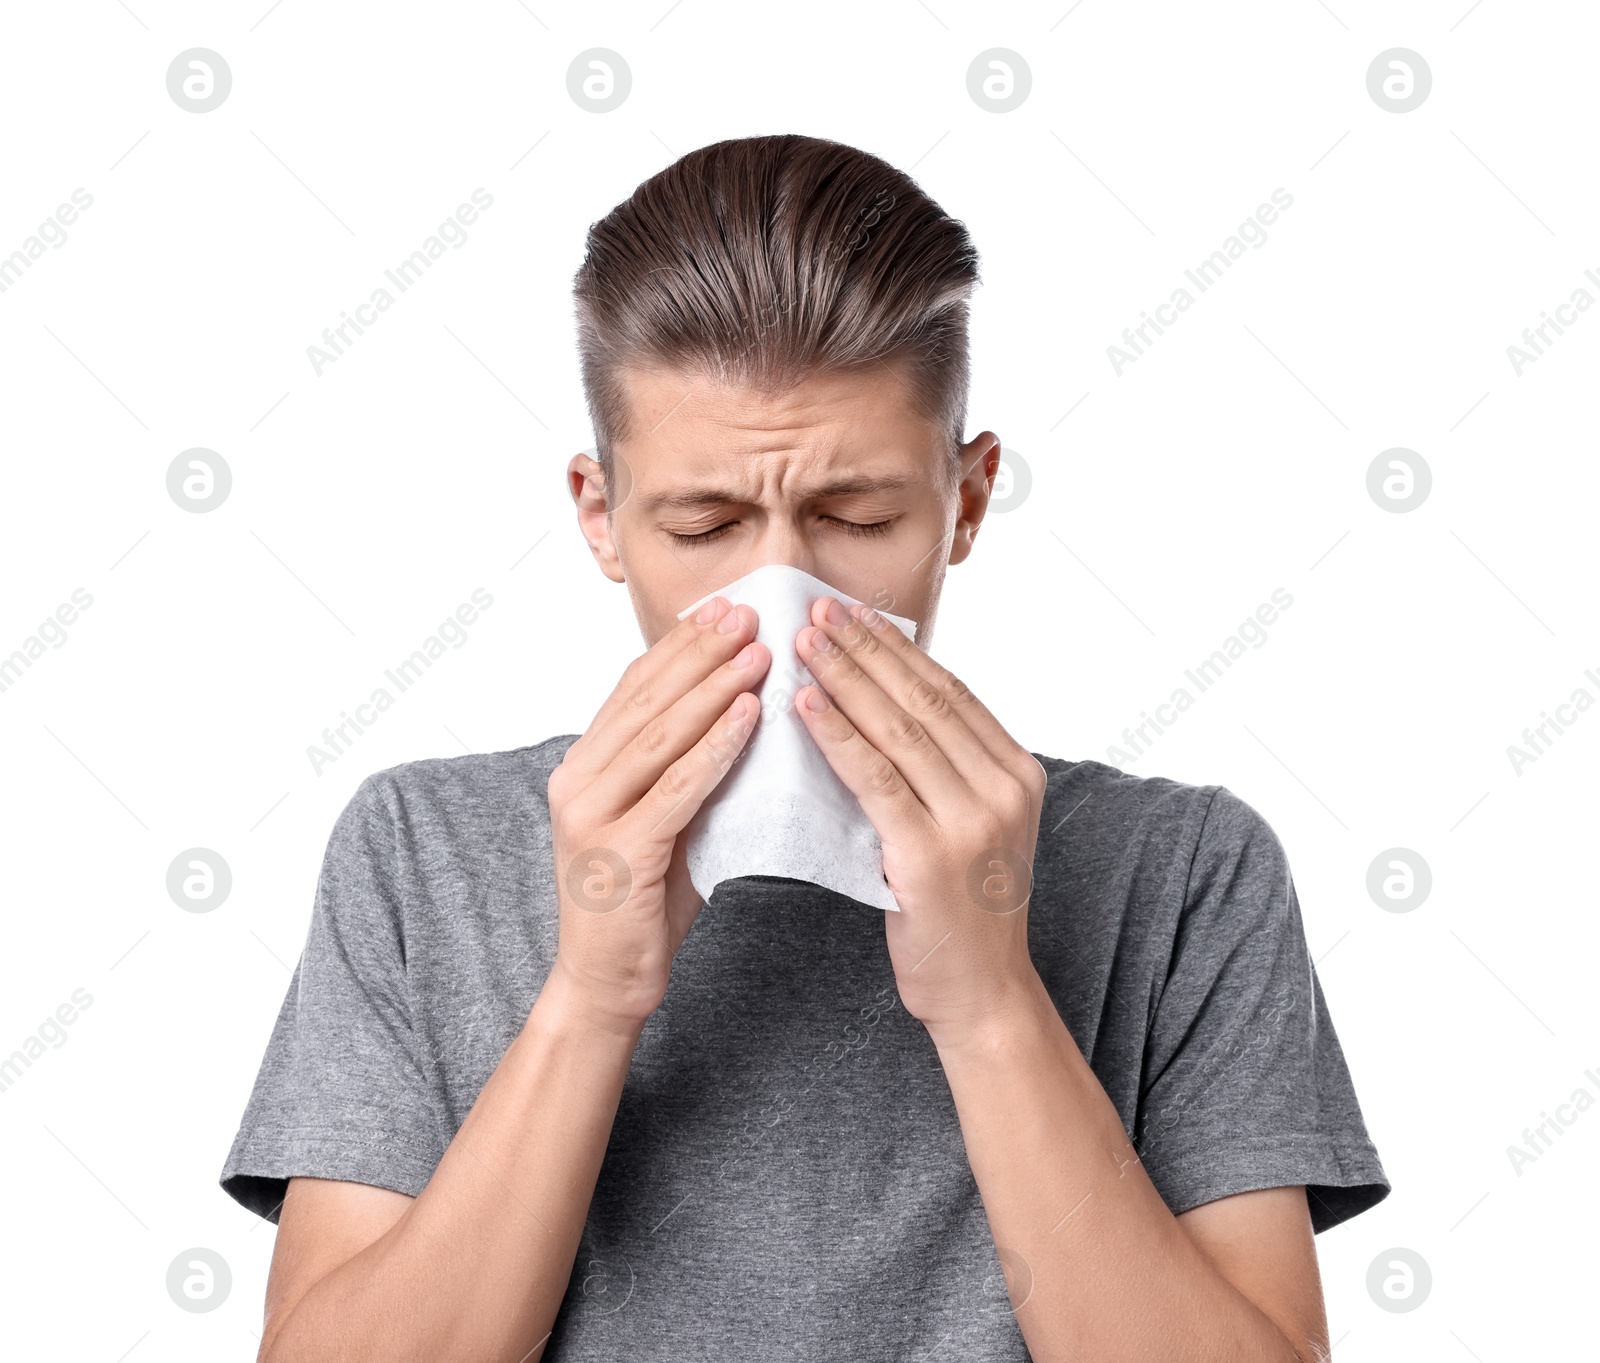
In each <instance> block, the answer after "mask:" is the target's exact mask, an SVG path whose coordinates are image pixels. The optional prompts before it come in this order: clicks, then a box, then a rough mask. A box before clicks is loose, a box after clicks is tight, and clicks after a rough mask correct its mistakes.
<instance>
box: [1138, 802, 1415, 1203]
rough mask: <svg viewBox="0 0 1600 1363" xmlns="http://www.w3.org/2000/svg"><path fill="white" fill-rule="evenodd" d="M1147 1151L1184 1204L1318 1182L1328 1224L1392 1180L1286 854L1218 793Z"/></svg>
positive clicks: (1153, 1044) (1161, 1180) (1181, 943)
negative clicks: (1321, 977) (1331, 1009)
mask: <svg viewBox="0 0 1600 1363" xmlns="http://www.w3.org/2000/svg"><path fill="white" fill-rule="evenodd" d="M1135 1148H1136V1149H1137V1151H1138V1153H1139V1156H1140V1160H1141V1162H1142V1163H1143V1165H1144V1168H1145V1171H1146V1172H1147V1173H1148V1174H1149V1176H1150V1179H1151V1181H1152V1182H1153V1183H1154V1184H1155V1186H1156V1189H1157V1190H1158V1191H1159V1192H1160V1193H1161V1195H1162V1198H1163V1200H1164V1201H1165V1202H1166V1203H1167V1205H1168V1206H1169V1207H1170V1208H1171V1209H1172V1211H1173V1212H1174V1213H1175V1214H1176V1213H1180V1212H1184V1211H1188V1210H1189V1209H1190V1208H1192V1207H1197V1206H1199V1205H1200V1204H1201V1203H1204V1202H1211V1201H1214V1200H1216V1199H1217V1198H1221V1197H1228V1196H1231V1195H1232V1194H1235V1193H1242V1192H1250V1191H1254V1190H1256V1189H1260V1188H1274V1187H1287V1186H1291V1185H1295V1184H1304V1185H1305V1188H1306V1195H1307V1201H1308V1204H1309V1207H1310V1211H1311V1223H1312V1228H1313V1230H1314V1231H1317V1232H1320V1231H1324V1230H1327V1229H1328V1228H1330V1227H1332V1226H1335V1225H1338V1224H1339V1223H1340V1222H1341V1221H1345V1220H1348V1219H1349V1218H1350V1217H1352V1216H1355V1215H1357V1214H1358V1213H1360V1212H1363V1211H1366V1210H1367V1209H1368V1208H1369V1207H1372V1206H1374V1205H1375V1204H1377V1203H1378V1202H1380V1201H1381V1200H1382V1199H1383V1198H1384V1197H1386V1196H1387V1195H1388V1192H1389V1182H1388V1179H1387V1178H1386V1177H1385V1175H1384V1171H1383V1166H1382V1164H1381V1163H1380V1162H1379V1159H1378V1153H1377V1150H1376V1149H1375V1148H1374V1146H1373V1144H1372V1141H1371V1140H1370V1138H1369V1137H1368V1135H1367V1129H1366V1124H1365V1122H1364V1120H1363V1118H1362V1114H1361V1108H1360V1105H1359V1103H1358V1102H1357V1100H1356V1094H1355V1088H1354V1086H1353V1084H1352V1082H1351V1077H1350V1071H1349V1068H1348V1066H1347V1065H1346V1063H1345V1058H1344V1053H1343V1051H1342V1050H1341V1049H1340V1046H1339V1040H1338V1037H1337V1036H1336V1035H1335V1033H1334V1029H1333V1022H1332V1019H1331V1018H1330V1017H1329V1015H1328V1008H1327V1004H1326V1002H1325V1001H1324V999H1323V996H1322V987H1321V985H1320V983H1319V982H1318V980H1317V976H1316V970H1315V968H1314V967H1313V965H1312V963H1311V959H1310V954H1309V952H1308V951H1307V949H1306V941H1305V930H1304V927H1303V925H1302V923H1301V920H1300V905H1299V901H1298V899H1297V898H1296V895H1295V887H1294V881H1293V879H1292V877H1291V876H1290V873H1289V865H1288V859H1287V858H1286V856H1285V855H1284V851H1283V847H1282V845H1281V844H1280V843H1279V841H1278V838H1277V836H1276V835H1275V834H1274V833H1273V831H1272V829H1271V827H1270V826H1269V825H1268V823H1267V822H1266V820H1265V819H1264V818H1262V816H1261V815H1260V814H1258V813H1257V812H1256V811H1255V810H1254V809H1253V808H1251V807H1250V806H1249V805H1248V804H1246V803H1245V802H1244V801H1243V800H1241V799H1239V797H1238V796H1236V795H1234V794H1233V793H1232V792H1231V791H1229V790H1227V789H1226V788H1224V787H1220V786H1218V787H1214V788H1213V794H1212V796H1211V800H1210V803H1209V805H1208V807H1207V810H1206V813H1205V816H1204V819H1203V821H1202V823H1201V828H1200V834H1199V837H1198V841H1197V844H1196V846H1195V850H1194V858H1193V862H1192V865H1191V868H1190V871H1189V875H1188V883H1187V887H1186V890H1185V893H1184V902H1183V906H1182V909H1181V911H1180V915H1179V920H1178V927H1177V933H1176V938H1175V942H1174V947H1173V953H1172V957H1171V961H1170V965H1169V969H1168V972H1167V977H1166V979H1165V982H1164V983H1163V985H1162V987H1161V989H1160V992H1159V995H1158V998H1157V1001H1156V1004H1155V1007H1154V1016H1153V1020H1152V1023H1151V1027H1150V1031H1149V1034H1148V1040H1147V1044H1146V1050H1145V1056H1144V1074H1143V1077H1142V1082H1141V1085H1140V1102H1139V1112H1138V1118H1137V1129H1136V1132H1135Z"/></svg>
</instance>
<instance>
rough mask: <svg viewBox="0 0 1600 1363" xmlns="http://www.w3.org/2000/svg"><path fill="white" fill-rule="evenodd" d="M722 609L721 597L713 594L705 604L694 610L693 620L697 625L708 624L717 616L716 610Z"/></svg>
mask: <svg viewBox="0 0 1600 1363" xmlns="http://www.w3.org/2000/svg"><path fill="white" fill-rule="evenodd" d="M721 609H722V598H721V597H720V596H713V597H712V598H711V600H709V601H707V602H706V604H705V605H703V606H701V607H700V609H699V610H698V611H696V612H695V617H694V622H695V624H697V625H709V624H710V623H711V622H712V621H713V620H715V619H716V618H717V612H718V611H719V610H721Z"/></svg>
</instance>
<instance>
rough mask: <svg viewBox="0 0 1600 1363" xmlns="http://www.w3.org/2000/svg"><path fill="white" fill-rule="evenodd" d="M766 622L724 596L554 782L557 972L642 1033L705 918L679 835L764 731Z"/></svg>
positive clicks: (676, 632) (689, 623) (694, 619)
mask: <svg viewBox="0 0 1600 1363" xmlns="http://www.w3.org/2000/svg"><path fill="white" fill-rule="evenodd" d="M755 632H756V613H755V611H754V610H753V609H752V608H751V607H749V606H745V605H741V606H738V607H730V606H729V603H728V602H727V601H726V600H725V599H724V598H722V597H720V596H718V597H713V598H712V600H710V601H708V602H707V603H706V604H705V606H703V607H702V608H701V609H700V610H699V611H697V612H696V613H695V614H694V615H691V616H689V617H687V618H686V619H684V620H681V621H679V622H678V624H677V625H676V626H675V627H674V628H673V629H672V630H671V631H670V632H669V633H667V634H665V635H663V636H662V637H661V638H660V639H658V640H657V641H656V643H655V644H654V645H653V646H652V647H651V648H650V649H649V650H648V651H647V652H646V653H644V654H642V655H641V656H640V657H638V658H635V659H634V660H633V662H632V663H630V664H629V665H628V668H627V670H626V671H625V672H624V673H623V674H622V680H621V681H620V682H618V684H617V687H616V689H615V690H614V691H612V693H611V695H610V696H609V697H607V699H606V702H605V704H604V705H602V706H601V707H600V710H599V713H598V714H596V715H595V717H594V720H593V722H592V723H591V724H590V725H589V728H588V729H587V731H586V732H585V733H584V734H583V736H582V737H581V738H579V739H578V740H577V742H575V743H574V744H573V745H572V746H571V747H570V748H569V749H568V750H567V753H566V756H565V758H564V759H563V760H562V762H561V765H560V766H558V767H557V768H556V769H555V770H554V771H553V772H552V773H551V774H550V788H549V800H550V822H551V828H552V839H553V847H554V853H555V883H556V897H557V902H558V905H559V915H560V917H559V939H558V944H557V948H556V959H555V963H554V965H553V967H552V969H551V975H552V976H559V977H560V978H561V981H562V983H563V984H564V985H566V986H567V987H568V988H570V989H571V990H572V991H573V994H574V996H575V997H576V998H577V999H578V1000H581V1002H582V1005H583V1007H584V1009H585V1011H586V1012H591V1011H592V1013H593V1015H594V1016H595V1017H597V1018H599V1019H602V1020H604V1021H606V1022H608V1023H614V1024H615V1025H617V1026H618V1027H620V1028H624V1029H630V1030H631V1029H636V1028H638V1027H640V1026H642V1025H643V1024H644V1021H645V1019H646V1018H648V1017H649V1016H650V1014H651V1013H652V1012H654V1011H655V1009H656V1007H657V1006H658V1005H659V1004H660V1002H661V1000H662V999H663V998H664V997H665V996H666V992H667V980H668V977H669V975H670V974H671V971H672V960H673V957H674V955H675V954H676V953H677V950H678V947H679V946H680V945H682V943H683V940H684V938H685V937H687V936H688V934H689V929H690V927H691V926H693V924H694V920H695V918H696V917H697V916H698V914H699V912H700V908H701V903H702V901H701V899H700V896H699V895H698V894H697V893H695V890H694V887H693V886H692V885H691V884H690V883H689V872H688V864H687V860H686V857H685V848H684V846H683V845H681V844H679V842H678V840H677V836H678V834H679V833H680V832H681V831H682V830H683V828H684V826H685V825H686V824H687V823H688V822H689V820H690V819H691V818H693V817H694V815H695V812H696V811H697V810H698V809H699V808H700V806H701V804H702V803H703V802H704V801H705V799H706V797H707V796H708V795H710V794H711V792H712V791H713V790H714V789H715V788H716V786H717V784H718V782H720V781H721V780H722V777H723V776H724V774H725V773H726V772H727V770H728V767H729V766H730V765H731V764H732V762H733V759H734V758H735V757H736V756H738V754H739V752H740V751H741V750H742V749H743V747H744V745H745V743H746V742H747V741H748V739H749V737H750V734H751V732H752V731H753V730H754V728H755V724H756V721H757V719H758V718H759V716H760V713H761V705H760V702H759V701H758V700H757V698H756V697H755V695H754V694H751V692H752V689H753V688H754V687H755V685H756V684H757V683H758V682H759V681H760V679H761V677H762V676H763V675H764V674H765V672H766V670H767V667H768V666H769V665H770V663H771V661H772V658H771V653H770V652H769V650H768V649H767V648H766V647H765V645H763V644H759V643H756V642H755Z"/></svg>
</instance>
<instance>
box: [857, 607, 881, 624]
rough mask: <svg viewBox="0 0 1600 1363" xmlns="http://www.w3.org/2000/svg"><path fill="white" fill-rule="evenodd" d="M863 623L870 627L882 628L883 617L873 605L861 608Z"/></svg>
mask: <svg viewBox="0 0 1600 1363" xmlns="http://www.w3.org/2000/svg"><path fill="white" fill-rule="evenodd" d="M861 623H862V624H863V625H865V626H866V627H867V628H868V629H882V628H883V617H882V616H881V615H879V614H878V612H877V611H875V610H873V609H872V607H871V606H863V607H862V608H861Z"/></svg>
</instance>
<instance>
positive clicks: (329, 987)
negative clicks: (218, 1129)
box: [220, 776, 448, 1222]
mask: <svg viewBox="0 0 1600 1363" xmlns="http://www.w3.org/2000/svg"><path fill="white" fill-rule="evenodd" d="M403 885H404V876H403V867H402V866H401V864H400V862H399V858H398V854H397V839H396V821H395V818H394V816H393V814H392V813H391V808H390V805H389V804H388V803H387V801H386V798H385V788H384V786H383V785H382V784H381V783H380V782H379V779H378V778H377V777H376V776H369V777H367V778H366V779H365V780H364V781H363V782H362V783H361V785H360V787H359V788H358V789H357V790H356V792H355V794H354V795H353V796H352V797H351V799H350V802H349V803H348V804H347V805H346V806H345V808H344V810H343V811H342V812H341V813H340V815H339V817H338V819H337V820H336V821H335V823H334V827H333V833H332V835H331V836H330V838H329V840H328V846H327V851H326V853H325V854H324V857H323V861H322V869H321V872H320V874H319V876H318V879H317V889H316V897H315V901H314V903H313V906H312V914H311V926H310V929H309V931H308V932H307V935H306V942H305V948H304V950H303V951H302V952H301V954H300V960H299V962H298V963H297V965H296V966H295V969H294V973H293V975H292V977H291V978H290V981H289V989H288V993H287V994H286V995H285V997H284V1000H283V1005H282V1007H281V1008H280V1010H279V1012H278V1018H277V1022H276V1023H275V1025H274V1026H273V1029H272V1035H271V1038H270V1039H269V1041H268V1043H267V1049H266V1053H265V1055H264V1056H263V1057H262V1060H261V1067H260V1069H259V1071H258V1072H257V1074H256V1080H255V1086H254V1088H253V1090H252V1091H251V1094H250V1098H249V1101H248V1103H247V1105H246V1107H245V1111H244V1117H243V1119H242V1121H241V1123H240V1126H239V1131H238V1134H237V1135H236V1136H235V1138H234V1142H233V1148H232V1149H231V1150H230V1151H229V1153H228V1157H227V1161H226V1163H225V1164H224V1165H223V1169H222V1174H221V1177H220V1182H221V1184H222V1187H223V1190H224V1191H225V1192H227V1193H228V1194H229V1196H231V1197H233V1198H234V1199H235V1200H237V1201H238V1202H239V1203H240V1204H241V1205H243V1206H244V1207H247V1208H248V1209H249V1210H251V1211H253V1212H256V1213H257V1214H258V1215H260V1216H264V1217H265V1218H266V1219H267V1220H269V1221H272V1222H276V1221H277V1219H278V1209H279V1208H280V1207H281V1206H282V1204H283V1197H284V1193H285V1192H286V1191H287V1189H288V1183H289V1179H291V1178H294V1177H308V1178H326V1179H341V1180H346V1181H350V1182H355V1183H367V1184H373V1185H375V1186H377V1187H380V1188H390V1189H393V1190H394V1191H396V1192H402V1193H407V1194H410V1195H412V1196H415V1195H416V1194H417V1193H419V1192H420V1191H421V1190H422V1188H423V1187H424V1186H425V1185H426V1184H427V1182H428V1180H429V1178H431V1177H432V1175H433V1170H434V1169H435V1167H436V1166H437V1165H438V1163H439V1160H440V1159H441V1158H443V1155H444V1151H445V1147H446V1146H447V1145H448V1140H447V1139H446V1138H445V1136H444V1134H443V1123H442V1121H441V1119H440V1115H439V1111H438V1104H437V1102H436V1101H435V1100H434V1098H433V1097H432V1095H431V1091H430V1090H429V1088H428V1086H427V1083H426V1078H425V1072H424V1068H423V1066H422V1064H421V1057H420V1055H419V1053H418V1052H419V1047H418V1044H417V1040H416V1037H415V1035H414V1034H413V1031H412V1016H411V1015H412V1010H411V1008H410V1003H409V995H408V991H407V982H406V966H405V937H404V917H403V909H404V905H403V902H402V900H403V894H402V891H403Z"/></svg>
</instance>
